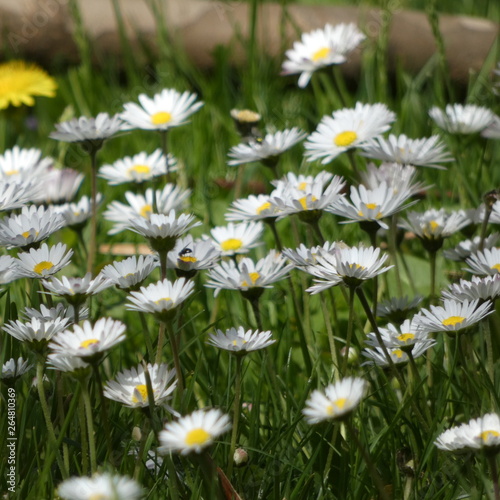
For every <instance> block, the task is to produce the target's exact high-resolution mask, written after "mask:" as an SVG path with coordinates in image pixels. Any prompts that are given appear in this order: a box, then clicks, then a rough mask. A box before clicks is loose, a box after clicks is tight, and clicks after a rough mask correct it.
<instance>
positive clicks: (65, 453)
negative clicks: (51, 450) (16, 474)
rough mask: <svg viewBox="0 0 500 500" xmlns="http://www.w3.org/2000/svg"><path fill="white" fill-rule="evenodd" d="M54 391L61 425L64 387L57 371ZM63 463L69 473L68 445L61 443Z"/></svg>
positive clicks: (60, 374) (62, 420) (60, 375)
mask: <svg viewBox="0 0 500 500" xmlns="http://www.w3.org/2000/svg"><path fill="white" fill-rule="evenodd" d="M56 391H57V417H58V419H59V422H60V423H61V424H62V423H63V422H64V400H63V394H64V387H63V381H62V372H60V371H58V372H57V373H56ZM62 447H63V461H64V468H65V469H66V470H67V471H69V454H68V444H67V443H65V442H63V444H62Z"/></svg>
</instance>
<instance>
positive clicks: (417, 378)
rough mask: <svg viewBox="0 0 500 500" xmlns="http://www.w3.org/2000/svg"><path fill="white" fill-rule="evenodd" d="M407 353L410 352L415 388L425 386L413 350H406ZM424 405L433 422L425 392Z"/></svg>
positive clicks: (426, 413)
mask: <svg viewBox="0 0 500 500" xmlns="http://www.w3.org/2000/svg"><path fill="white" fill-rule="evenodd" d="M406 354H408V359H409V361H410V368H411V372H412V374H413V378H414V380H415V384H416V387H415V390H416V389H417V388H423V386H424V385H423V384H422V379H421V377H420V373H419V371H418V366H417V363H416V362H415V358H414V357H413V353H412V351H411V350H409V351H407V352H406ZM413 393H414V392H413ZM410 397H411V396H410ZM422 406H423V407H424V413H425V417H426V418H427V421H428V422H432V417H431V414H430V411H429V406H428V405H427V398H426V397H425V394H424V401H423V404H422Z"/></svg>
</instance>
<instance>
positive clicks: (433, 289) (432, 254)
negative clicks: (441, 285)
mask: <svg viewBox="0 0 500 500" xmlns="http://www.w3.org/2000/svg"><path fill="white" fill-rule="evenodd" d="M429 263H430V265H431V294H430V301H431V304H433V303H434V301H435V300H436V252H429Z"/></svg>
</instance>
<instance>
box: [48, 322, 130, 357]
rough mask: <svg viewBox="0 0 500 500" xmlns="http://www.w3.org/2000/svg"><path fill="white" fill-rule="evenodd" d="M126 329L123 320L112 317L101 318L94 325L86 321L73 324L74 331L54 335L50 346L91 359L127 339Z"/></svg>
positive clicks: (60, 351)
mask: <svg viewBox="0 0 500 500" xmlns="http://www.w3.org/2000/svg"><path fill="white" fill-rule="evenodd" d="M125 329H126V327H125V325H124V324H123V323H122V322H121V321H117V320H114V319H112V318H100V319H98V320H97V321H96V322H95V324H94V325H92V323H91V322H90V321H84V322H83V324H82V326H80V325H73V331H71V330H66V331H64V332H61V333H58V334H57V335H54V337H53V338H52V340H51V342H50V344H49V347H50V348H51V349H52V351H53V352H55V353H60V354H63V355H65V356H76V357H78V358H82V359H83V360H84V361H90V360H92V359H96V358H98V357H100V356H102V354H104V351H107V350H108V349H111V347H113V346H115V345H116V344H118V343H120V342H122V341H123V340H125Z"/></svg>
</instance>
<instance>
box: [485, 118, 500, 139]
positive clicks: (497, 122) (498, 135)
mask: <svg viewBox="0 0 500 500" xmlns="http://www.w3.org/2000/svg"><path fill="white" fill-rule="evenodd" d="M481 135H482V136H483V137H486V139H500V116H498V115H495V116H494V117H493V121H492V122H491V123H490V124H489V125H488V126H487V127H486V128H484V129H483V130H482V132H481Z"/></svg>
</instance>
